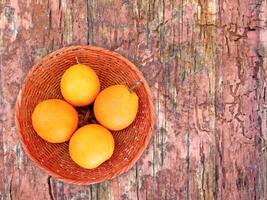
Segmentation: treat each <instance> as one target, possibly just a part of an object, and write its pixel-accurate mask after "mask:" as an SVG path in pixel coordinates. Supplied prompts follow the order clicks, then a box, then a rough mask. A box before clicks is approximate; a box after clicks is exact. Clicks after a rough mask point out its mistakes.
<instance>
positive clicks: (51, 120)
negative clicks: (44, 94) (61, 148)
mask: <svg viewBox="0 0 267 200" xmlns="http://www.w3.org/2000/svg"><path fill="white" fill-rule="evenodd" d="M32 125H33V128H34V130H35V131H36V133H37V134H38V135H39V136H40V137H41V138H43V139H44V140H46V141H48V142H52V143H61V142H66V141H68V140H69V139H70V137H71V135H72V134H73V133H74V131H75V130H76V129H77V126H78V113H77V112H76V110H75V109H74V108H73V107H72V106H71V105H70V104H68V103H67V102H65V101H62V100H59V99H49V100H45V101H42V102H40V103H39V104H38V105H37V106H36V107H35V109H34V111H33V113H32Z"/></svg>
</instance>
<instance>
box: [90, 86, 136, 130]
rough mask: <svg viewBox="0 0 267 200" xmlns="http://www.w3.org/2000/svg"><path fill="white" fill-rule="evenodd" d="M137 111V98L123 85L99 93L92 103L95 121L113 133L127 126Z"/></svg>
mask: <svg viewBox="0 0 267 200" xmlns="http://www.w3.org/2000/svg"><path fill="white" fill-rule="evenodd" d="M137 111H138V96H137V95H136V93H135V92H130V91H129V89H128V87H127V86H125V85H113V86H110V87H108V88H106V89H104V90H103V91H101V92H100V93H99V95H98V96H97V97H96V100H95V103H94V113H95V117H96V119H97V121H98V122H99V123H100V124H102V125H103V126H105V127H106V128H108V129H110V130H114V131H118V130H122V129H124V128H126V127H127V126H129V125H130V124H131V123H132V122H133V121H134V119H135V117H136V114H137Z"/></svg>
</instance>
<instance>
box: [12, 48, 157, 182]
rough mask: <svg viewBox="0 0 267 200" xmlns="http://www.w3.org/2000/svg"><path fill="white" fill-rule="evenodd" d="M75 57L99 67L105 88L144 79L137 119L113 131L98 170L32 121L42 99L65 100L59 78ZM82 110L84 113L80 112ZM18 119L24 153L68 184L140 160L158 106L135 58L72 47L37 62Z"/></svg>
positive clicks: (20, 100)
mask: <svg viewBox="0 0 267 200" xmlns="http://www.w3.org/2000/svg"><path fill="white" fill-rule="evenodd" d="M76 57H77V58H78V60H79V62H80V63H83V64H87V65H89V66H91V67H92V68H93V69H94V70H95V71H96V73H97V74H98V76H99V79H100V82H101V89H103V88H106V87H108V86H110V85H114V84H125V85H128V86H129V87H130V86H132V85H133V84H134V83H136V82H137V81H138V80H141V81H142V84H140V85H139V86H138V87H137V88H136V89H135V92H136V93H137V95H138V96H139V111H138V114H137V117H136V119H135V121H134V122H133V123H132V124H131V125H130V126H129V127H128V128H126V129H124V130H122V131H117V132H112V133H113V136H114V139H115V151H114V154H113V156H112V157H111V159H109V160H108V161H106V162H104V163H103V164H102V165H100V166H99V167H97V168H96V169H93V170H87V169H83V168H81V167H79V166H78V165H76V164H75V163H74V162H73V161H72V160H71V158H70V156H69V153H68V142H66V143H61V144H52V143H48V142H46V141H44V140H43V139H41V138H40V137H39V136H38V135H37V134H36V132H35V131H34V130H33V127H32V124H31V115H32V112H33V109H34V107H35V106H36V105H37V103H39V102H40V101H42V100H45V99H51V98H60V99H63V98H62V96H61V93H60V79H61V76H62V74H63V73H64V71H65V70H66V69H67V68H68V67H70V66H71V65H73V64H75V63H76ZM88 108H89V107H88ZM78 112H80V115H81V114H83V112H82V111H80V110H79V111H78ZM86 115H87V114H86ZM88 116H89V115H88ZM15 119H16V126H17V129H18V132H19V136H20V140H21V143H22V145H23V147H24V150H25V152H26V153H27V155H28V156H29V157H30V158H31V159H32V160H33V162H34V163H36V164H37V165H38V166H39V167H40V168H42V169H43V170H44V171H45V172H47V173H48V174H50V175H52V176H54V177H56V178H58V179H60V180H62V181H65V182H68V183H73V184H93V183H98V182H102V181H105V180H107V179H111V178H114V177H115V176H117V175H119V174H122V173H124V172H126V171H127V170H129V169H130V168H131V167H132V166H133V165H134V164H135V162H136V161H137V160H138V158H139V157H140V156H141V154H142V153H143V151H144V150H145V148H146V146H147V145H148V142H149V139H150V137H151V134H152V127H153V124H154V110H153V104H152V100H151V93H150V90H149V87H148V85H147V82H146V81H145V79H144V77H143V76H142V74H141V73H140V72H139V71H138V69H137V68H136V67H135V66H134V65H133V64H132V63H131V62H129V61H128V60H127V59H125V58H124V57H122V56H121V55H119V54H117V53H114V52H111V51H108V50H105V49H102V48H99V47H92V46H71V47H65V48H62V49H60V50H57V51H55V52H53V53H51V54H49V55H47V56H46V57H44V58H43V59H41V60H40V61H39V62H38V63H37V64H35V65H34V66H33V68H32V69H31V71H30V72H29V74H28V75H27V77H26V79H25V82H24V84H23V87H22V89H21V91H20V93H19V95H18V98H17V103H16V113H15Z"/></svg>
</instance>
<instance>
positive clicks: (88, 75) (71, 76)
mask: <svg viewBox="0 0 267 200" xmlns="http://www.w3.org/2000/svg"><path fill="white" fill-rule="evenodd" d="M60 88H61V93H62V95H63V97H64V99H65V100H66V101H68V102H69V103H70V104H72V105H74V106H86V105H89V104H90V103H92V102H93V101H94V100H95V98H96V95H97V94H98V93H99V91H100V82H99V79H98V76H97V74H96V73H95V71H94V70H93V69H92V68H90V67H88V66H86V65H83V64H76V65H73V66H71V67H70V68H68V69H67V70H66V71H65V72H64V74H63V76H62V78H61V83H60Z"/></svg>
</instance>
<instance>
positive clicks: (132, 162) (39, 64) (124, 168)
mask: <svg viewBox="0 0 267 200" xmlns="http://www.w3.org/2000/svg"><path fill="white" fill-rule="evenodd" d="M75 49H86V50H91V51H101V53H104V54H107V55H109V56H110V55H111V56H113V57H115V58H116V59H120V60H122V61H123V62H125V64H126V65H127V66H128V67H130V68H131V70H133V71H134V72H135V73H136V74H137V76H138V77H139V78H140V80H141V81H142V84H143V86H144V88H145V91H146V93H147V95H148V109H149V110H150V111H149V113H150V119H149V122H150V126H149V131H148V132H147V134H146V138H145V140H144V143H143V144H142V146H141V147H140V148H139V150H138V152H137V154H136V155H135V156H134V158H133V159H132V160H130V161H129V162H128V163H127V164H126V165H125V166H122V167H120V169H119V170H116V171H115V172H114V173H113V174H112V175H111V176H110V177H109V178H99V179H98V180H96V181H83V180H73V179H71V178H65V177H62V176H61V175H59V174H57V173H56V172H54V171H53V170H51V169H49V168H48V167H46V166H43V165H42V164H41V163H40V162H39V161H38V160H37V159H36V158H35V157H34V156H32V155H31V152H30V151H29V149H28V147H27V145H26V142H25V139H24V137H23V134H22V133H21V127H20V123H19V120H18V119H19V116H20V105H21V98H22V95H23V92H24V90H25V84H24V83H25V82H27V81H28V80H29V79H30V77H31V74H32V73H33V72H34V71H35V70H36V69H38V68H39V67H42V63H43V62H45V61H46V60H49V59H51V58H53V57H55V56H57V55H59V54H61V53H64V52H67V51H73V50H75ZM154 122H155V111H154V106H153V102H152V95H151V91H150V88H149V86H148V83H147V81H146V80H145V78H144V76H143V74H142V73H141V72H140V71H139V70H138V68H137V67H136V66H135V65H134V64H133V63H132V62H131V61H129V60H128V59H126V58H125V57H123V56H122V55H120V54H118V53H116V52H113V51H110V50H108V49H104V48H101V47H96V46H85V45H73V46H67V47H63V48H60V49H58V50H56V51H54V52H52V53H49V54H47V55H46V56H44V57H43V58H41V59H39V60H38V61H37V62H36V63H35V64H34V65H33V66H32V68H31V69H30V70H29V71H28V73H27V75H26V77H25V79H24V81H23V83H22V87H21V90H20V91H19V94H18V96H17V100H16V104H15V125H16V128H17V132H18V135H19V140H20V143H21V144H22V147H23V149H24V151H25V153H26V155H27V156H28V157H29V158H30V159H31V160H32V162H33V163H35V165H37V166H38V167H39V168H41V169H42V170H43V171H45V172H46V173H47V174H48V175H49V176H52V177H55V178H57V179H58V180H60V181H63V182H65V183H70V184H75V185H90V184H95V183H100V182H103V181H106V180H110V179H113V178H115V177H117V176H119V175H121V174H123V173H125V172H127V171H128V170H129V169H131V168H132V167H133V166H134V165H135V163H136V162H137V160H138V159H139V158H140V157H141V155H142V154H143V153H144V151H145V149H146V147H147V146H148V143H149V141H150V138H151V136H152V129H153V127H154Z"/></svg>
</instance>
